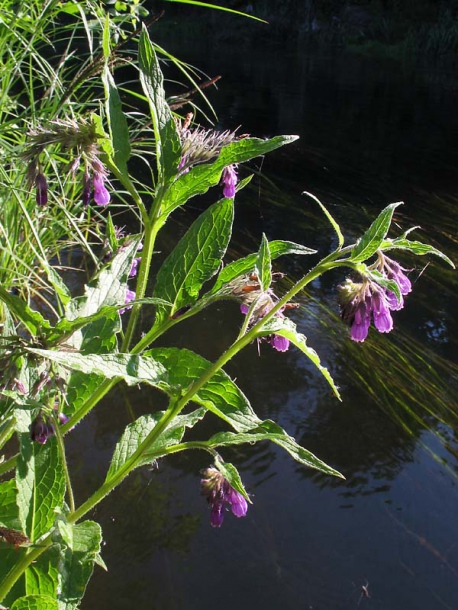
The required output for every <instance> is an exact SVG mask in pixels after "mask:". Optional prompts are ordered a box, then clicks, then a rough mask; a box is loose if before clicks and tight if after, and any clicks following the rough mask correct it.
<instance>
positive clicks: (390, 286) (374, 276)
mask: <svg viewBox="0 0 458 610" xmlns="http://www.w3.org/2000/svg"><path fill="white" fill-rule="evenodd" d="M363 275H364V276H365V277H368V278H370V279H371V280H373V281H374V282H376V283H377V284H379V286H382V287H383V288H386V289H387V290H390V291H391V292H394V294H395V295H396V298H397V300H398V302H400V301H401V299H402V296H401V291H400V289H399V284H398V283H397V282H396V281H395V280H389V279H387V277H386V276H385V275H383V273H380V271H377V270H376V269H370V270H369V269H367V268H366V271H365V272H364V274H363Z"/></svg>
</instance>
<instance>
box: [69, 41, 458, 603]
mask: <svg viewBox="0 0 458 610" xmlns="http://www.w3.org/2000/svg"><path fill="white" fill-rule="evenodd" d="M160 42H163V44H164V46H167V48H168V49H169V50H170V51H171V52H175V53H176V54H179V55H180V56H183V55H184V54H185V53H184V52H183V49H182V48H179V46H180V43H181V41H180V40H174V39H173V36H172V39H171V40H167V41H160ZM174 44H175V47H176V48H174ZM211 49H212V41H211V40H203V41H202V43H201V45H200V46H198V45H197V44H196V45H194V46H193V48H192V49H190V51H189V53H191V54H192V53H194V54H195V57H192V56H191V57H188V53H186V56H187V57H186V58H187V59H188V58H189V59H190V61H193V62H194V63H195V64H197V65H199V66H201V67H202V68H203V69H204V70H205V71H206V72H208V73H210V74H211V75H215V74H217V73H218V74H219V73H222V74H223V77H224V79H223V81H222V84H221V86H220V93H219V95H218V96H216V97H217V100H216V103H217V110H218V112H219V114H220V117H221V121H222V123H223V124H224V126H225V127H230V128H234V127H236V126H237V125H239V124H243V131H250V132H252V133H256V134H258V135H262V134H269V135H270V134H273V133H299V134H300V135H301V140H300V141H299V142H298V143H297V144H294V145H293V146H291V147H287V148H284V149H282V150H280V151H278V152H276V153H275V154H273V155H271V156H268V157H266V159H265V160H261V161H259V160H258V161H257V162H256V163H255V164H253V166H252V169H253V170H254V171H255V172H256V176H255V178H254V180H253V182H252V184H251V185H250V187H249V189H248V188H247V189H245V191H243V192H242V193H240V195H238V196H237V201H236V227H235V246H233V248H234V251H233V252H231V253H229V255H236V254H237V255H241V254H245V253H247V252H249V251H255V250H256V249H257V247H258V243H259V238H260V235H261V234H262V232H265V233H266V234H267V236H268V238H269V239H281V238H284V239H291V240H293V241H297V242H300V243H303V244H305V245H307V246H309V247H314V248H316V249H317V250H319V252H320V254H322V255H324V254H326V253H327V252H328V251H329V248H330V240H331V242H332V240H333V239H334V236H333V234H332V230H331V229H330V227H329V226H328V224H327V223H326V220H325V219H324V218H323V217H322V216H321V215H320V213H319V210H317V207H316V205H315V204H313V202H312V201H311V200H309V199H307V198H306V197H304V196H302V195H301V192H302V191H304V190H307V191H310V192H312V193H314V194H315V195H316V196H318V197H319V198H320V199H321V200H322V201H323V202H324V203H325V204H326V205H327V206H328V207H329V209H330V211H331V213H332V214H333V215H334V216H335V218H336V219H337V220H338V222H339V223H340V224H341V226H342V228H343V230H344V234H345V235H346V236H347V237H348V240H350V239H354V238H355V237H358V236H359V235H360V234H361V231H362V230H364V229H365V228H366V227H367V226H368V225H369V223H370V222H371V221H372V219H373V218H374V216H375V215H376V214H377V212H378V211H379V210H380V209H381V208H382V207H384V206H385V205H386V204H387V203H390V202H392V201H399V200H404V201H405V202H406V205H405V206H403V207H402V208H398V210H397V214H396V217H395V221H396V225H395V226H394V228H393V230H394V231H395V232H396V231H401V229H402V230H405V229H407V228H408V227H410V226H415V225H420V226H421V227H422V229H419V230H418V238H419V239H423V240H424V241H429V242H432V243H433V244H434V245H435V246H437V247H439V248H440V249H443V250H444V251H445V252H446V254H447V255H448V256H450V258H452V260H454V261H455V262H457V260H458V245H457V241H458V238H457V231H456V227H457V205H458V203H457V197H456V192H457V189H456V185H457V182H458V180H457V172H456V168H457V167H458V154H457V151H458V149H457V148H456V146H455V142H456V134H457V132H458V117H457V115H456V113H455V105H456V100H455V97H454V94H453V91H447V90H445V89H443V88H442V87H441V86H438V87H436V86H434V84H432V81H431V79H430V78H428V77H427V76H428V75H425V74H418V73H407V72H403V71H402V69H400V67H399V66H398V65H397V64H395V63H392V62H389V61H388V62H381V61H379V60H374V59H369V58H362V57H355V56H347V55H340V56H335V55H322V54H321V55H318V54H316V55H314V54H313V53H312V52H310V50H305V49H303V50H302V49H299V48H297V49H294V50H291V49H287V48H286V49H282V50H281V52H278V51H275V52H272V51H271V50H269V49H268V48H262V49H261V48H252V49H249V50H247V49H246V48H245V49H237V48H234V47H231V49H230V54H229V51H228V53H227V54H226V55H225V54H224V53H222V52H216V53H213V52H210V50H211ZM220 50H221V49H220ZM223 50H224V49H223ZM225 57H226V59H224V58H225ZM443 81H444V79H443V78H442V79H440V83H443ZM242 171H243V170H242ZM192 214H193V211H192V209H190V211H184V212H183V216H181V218H182V219H183V222H184V224H187V222H188V220H189V217H190V216H192ZM170 230H171V231H172V232H173V233H175V235H176V234H178V233H180V232H181V231H182V230H183V227H182V226H180V225H179V224H177V225H176V226H175V227H174V228H172V227H171V228H170ZM332 245H335V244H334V243H333V244H332ZM313 262H314V259H313V258H312V257H298V258H293V257H288V258H285V259H284V260H283V259H282V260H280V261H279V262H277V263H276V267H277V269H281V270H282V271H286V272H287V273H288V278H289V280H288V281H290V280H291V279H295V278H298V277H300V275H301V274H302V273H304V272H305V271H306V270H307V269H308V268H309V267H310V266H311V265H312V264H313ZM402 263H403V264H404V266H406V267H407V268H412V267H411V266H412V265H414V268H412V271H411V274H410V276H411V278H412V279H413V283H414V290H413V292H412V294H410V295H409V296H408V297H407V299H406V306H405V308H404V310H402V311H400V312H396V313H395V318H394V323H395V329H394V330H393V332H392V333H390V334H389V335H380V334H378V333H377V332H376V331H375V330H374V329H371V333H370V337H369V339H368V340H367V341H366V342H365V343H364V344H362V345H360V344H354V343H352V342H351V341H349V333H348V329H347V328H345V326H344V325H343V324H342V322H341V321H340V319H339V317H338V308H337V305H336V301H335V288H336V286H337V284H338V283H339V282H341V281H342V280H343V279H344V276H343V275H341V274H339V273H337V272H336V273H335V274H333V275H332V276H329V277H324V278H322V279H321V280H320V281H319V282H316V283H314V284H313V286H311V287H310V291H309V292H308V293H306V294H304V295H302V297H301V299H300V304H301V308H300V310H296V311H294V312H293V316H292V317H294V319H295V321H296V322H297V323H298V326H299V327H300V329H301V331H302V332H304V334H306V335H307V338H308V343H309V345H311V346H312V347H314V348H315V349H316V350H317V351H318V352H319V354H320V356H321V359H322V361H323V362H324V364H325V365H326V366H328V368H329V369H330V371H331V373H332V375H333V376H334V379H335V380H336V382H337V384H338V385H339V386H340V389H341V393H342V397H343V403H342V404H340V403H338V402H337V401H336V399H335V398H333V397H332V395H331V392H330V390H329V388H328V386H327V384H326V382H325V381H324V380H323V379H322V378H321V376H320V375H319V373H318V372H317V371H316V369H314V367H313V366H312V365H311V364H310V363H309V361H308V360H307V359H306V358H304V357H303V356H302V355H301V354H299V353H297V352H295V351H293V350H290V352H288V353H287V354H278V353H276V352H275V351H274V350H271V349H270V348H269V346H262V348H261V353H260V355H258V351H257V346H255V345H252V346H249V347H248V348H247V349H246V350H245V351H244V352H243V353H242V354H240V355H239V356H238V357H237V359H236V360H235V361H233V362H231V363H230V365H229V366H228V367H227V371H228V373H229V374H230V375H231V376H232V377H233V378H236V379H237V382H238V383H239V385H240V387H241V388H242V389H243V390H244V391H245V393H246V394H247V395H248V396H249V398H250V400H251V402H252V404H253V407H254V408H255V409H256V410H257V411H258V413H259V415H260V416H261V417H272V418H274V419H277V420H278V421H279V423H280V424H281V425H282V426H283V427H285V429H286V430H287V431H288V432H289V433H290V434H291V435H292V436H295V438H296V439H297V440H298V441H300V442H301V443H302V444H303V445H304V446H305V447H307V448H308V449H310V450H312V451H313V452H314V453H316V454H318V455H319V456H320V457H321V458H322V459H324V460H325V461H327V462H328V463H330V464H331V465H332V466H334V467H336V468H337V469H339V470H341V471H342V472H343V473H344V474H345V476H346V477H347V478H346V480H345V481H341V480H337V479H331V478H328V477H324V476H322V475H320V474H318V473H316V472H313V471H310V470H306V469H303V468H301V467H299V466H298V465H297V464H296V463H294V462H292V461H291V460H290V459H289V458H288V457H287V456H286V455H284V453H282V452H281V451H280V450H279V449H278V448H276V447H273V446H271V445H269V444H261V445H259V446H256V447H251V446H247V447H245V446H243V447H238V448H236V449H231V450H227V451H225V452H224V456H223V457H224V458H225V459H227V460H229V461H233V462H234V463H236V464H237V466H238V467H239V468H240V470H241V473H242V476H243V479H244V481H245V483H246V485H247V487H248V489H249V491H250V492H251V493H252V495H253V501H254V505H253V507H252V508H250V510H249V512H248V515H247V517H246V518H245V519H241V520H236V519H235V518H231V516H230V515H228V517H227V518H226V520H225V523H224V525H223V527H222V528H221V530H218V531H216V530H212V529H211V528H210V527H209V524H208V520H209V516H208V511H207V508H206V506H205V503H204V501H203V499H202V498H201V497H200V496H199V493H198V480H199V471H200V469H202V468H203V467H205V466H207V465H208V463H207V458H206V456H203V455H201V454H199V453H193V454H189V455H186V456H174V457H172V458H171V459H170V460H167V462H160V463H159V464H158V467H157V469H153V470H142V471H139V472H137V473H135V474H134V475H133V476H132V477H130V478H129V479H128V481H126V482H125V484H123V486H122V487H121V489H119V490H117V491H116V492H115V493H114V494H113V495H112V496H110V498H109V499H108V501H107V502H106V504H104V505H102V506H101V507H99V508H98V509H97V511H98V514H97V517H98V518H99V519H101V521H102V523H103V527H104V533H105V541H106V546H105V549H104V559H105V561H106V563H107V565H108V568H109V573H108V575H106V574H104V573H101V572H97V573H96V576H95V578H94V580H93V581H92V582H91V584H90V586H89V590H88V595H87V598H86V600H85V602H84V604H83V608H86V609H89V608H93V607H101V604H102V602H103V605H104V606H103V607H110V608H112V609H113V610H118V609H119V610H121V609H124V608H126V607H130V606H132V607H136V608H150V609H151V608H152V609H154V610H169V609H170V610H175V609H177V610H193V609H194V608H199V609H200V610H207V609H209V610H210V608H211V609H213V608H214V607H215V606H216V607H218V608H219V610H226V609H232V608H233V607H234V605H237V607H240V608H243V609H245V608H252V607H263V608H264V609H265V610H277V609H278V608H283V609H285V610H286V609H290V608H291V609H293V608H294V609H295V610H296V609H297V608H304V609H310V610H312V609H313V610H348V609H355V608H358V609H363V610H364V609H369V608H372V609H376V610H381V609H384V610H401V609H402V610H406V609H407V608H412V609H413V608H415V610H436V609H437V610H442V609H454V608H456V607H458V546H457V544H456V540H457V539H458V528H457V525H456V505H457V502H458V493H457V489H458V486H457V481H456V476H457V472H458V456H457V452H458V441H457V431H458V400H457V397H458V360H457V354H458V350H457V345H456V343H457V337H458V332H457V331H458V328H457V324H458V323H457V320H456V309H457V305H458V302H457V299H458V297H457V294H458V293H457V283H458V280H457V274H456V273H454V272H451V271H449V270H448V269H447V268H446V267H445V265H444V264H443V263H442V262H440V261H438V260H432V261H430V264H428V261H426V260H425V261H423V260H421V259H416V260H415V261H412V260H411V259H403V260H402ZM425 265H427V266H426V268H425ZM285 281H286V280H285ZM282 288H284V287H283V286H282V285H281V284H279V285H278V289H279V291H281V290H282ZM240 316H241V314H240V312H239V310H238V307H237V306H236V305H235V304H233V303H221V304H218V306H217V307H214V308H212V309H210V310H208V311H204V312H202V314H201V315H199V316H198V317H196V318H195V319H193V320H191V321H187V322H186V324H184V325H183V326H181V325H180V327H176V328H175V329H173V331H172V332H171V333H170V335H169V336H168V337H167V340H168V341H170V342H171V343H175V344H177V345H178V346H183V347H184V346H186V347H191V348H193V349H195V350H196V351H198V352H199V353H201V354H202V355H203V356H205V357H208V358H215V357H216V356H217V355H218V354H220V353H221V351H222V350H223V349H224V347H225V346H227V345H228V344H229V343H230V342H231V341H232V339H233V337H234V333H235V332H236V331H237V329H238V328H239V326H240V323H241V319H240ZM149 322H150V320H149V318H148V315H146V317H145V325H147V324H148V323H149ZM126 405H127V406H126ZM160 408H163V398H162V397H160V396H159V395H158V394H156V393H155V392H154V391H152V390H151V391H149V390H148V391H146V392H143V391H142V392H141V393H140V392H139V391H138V390H137V389H136V388H128V389H126V390H125V391H124V393H121V392H119V393H117V394H116V395H115V396H112V397H110V398H109V400H108V401H107V404H106V406H105V409H106V410H105V411H103V410H101V411H100V412H99V413H98V414H93V415H91V416H90V417H89V418H88V421H87V422H83V424H82V425H81V426H79V427H78V429H77V430H76V431H75V435H74V437H73V438H72V439H71V443H72V444H71V446H70V448H69V449H70V452H71V456H72V460H73V461H74V462H75V463H76V464H77V465H78V469H79V472H80V478H79V481H78V482H77V485H78V486H79V489H77V493H79V494H81V496H82V497H85V496H86V495H87V493H89V491H90V489H92V488H93V485H95V481H96V480H97V479H99V478H102V477H103V474H104V473H103V472H99V470H100V468H97V467H95V468H94V465H97V464H101V463H103V462H104V461H105V462H106V460H108V459H109V456H110V455H111V451H112V449H113V445H114V442H115V438H116V434H117V433H119V432H120V431H121V430H122V429H123V428H124V427H125V425H126V424H127V423H128V422H129V421H130V420H131V419H132V417H133V416H134V415H135V416H138V415H139V414H141V413H145V412H148V411H153V410H157V409H160ZM107 414H110V416H109V417H107ZM213 429H214V422H213V421H212V419H211V417H209V418H208V419H207V418H206V419H205V420H204V422H202V425H201V427H200V428H197V430H196V434H197V436H199V435H201V437H202V438H206V437H208V435H209V434H210V433H211V432H212V430H213ZM367 582H368V583H369V588H368V591H369V594H370V597H367V596H365V594H364V592H363V589H362V586H363V585H366V583H367Z"/></svg>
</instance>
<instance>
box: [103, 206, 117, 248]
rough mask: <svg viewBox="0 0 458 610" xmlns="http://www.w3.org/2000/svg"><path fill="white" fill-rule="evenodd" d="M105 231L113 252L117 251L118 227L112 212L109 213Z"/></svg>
mask: <svg viewBox="0 0 458 610" xmlns="http://www.w3.org/2000/svg"><path fill="white" fill-rule="evenodd" d="M105 231H106V236H107V240H108V244H109V246H110V250H111V251H112V252H117V251H118V247H119V240H118V238H117V236H116V227H115V225H114V222H113V217H112V216H111V214H108V217H107V222H106V225H105Z"/></svg>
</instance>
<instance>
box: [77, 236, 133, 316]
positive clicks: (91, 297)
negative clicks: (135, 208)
mask: <svg viewBox="0 0 458 610" xmlns="http://www.w3.org/2000/svg"><path fill="white" fill-rule="evenodd" d="M140 239H141V238H140V236H135V237H134V238H133V239H132V241H130V242H129V243H127V244H125V245H123V247H122V248H121V249H120V250H119V251H118V252H117V253H116V255H115V256H114V257H113V258H112V260H111V261H110V264H109V265H108V267H107V268H105V269H102V271H101V272H100V274H99V275H98V277H96V278H95V279H94V280H92V281H91V282H90V283H89V285H88V286H87V287H86V292H85V295H84V296H82V297H78V298H75V299H72V301H70V303H69V304H68V308H67V312H66V318H67V319H68V320H75V319H76V318H84V317H88V316H91V315H94V314H96V313H98V311H99V310H100V309H101V308H102V307H103V306H104V305H122V304H124V303H125V297H126V288H127V284H126V282H127V278H128V277H129V273H130V270H131V269H132V260H133V258H134V257H135V254H136V252H137V249H138V244H139V243H140Z"/></svg>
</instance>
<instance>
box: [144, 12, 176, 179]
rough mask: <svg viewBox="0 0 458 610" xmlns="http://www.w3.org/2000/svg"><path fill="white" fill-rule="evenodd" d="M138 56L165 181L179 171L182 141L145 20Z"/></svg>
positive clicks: (159, 166) (161, 175) (159, 173)
mask: <svg viewBox="0 0 458 610" xmlns="http://www.w3.org/2000/svg"><path fill="white" fill-rule="evenodd" d="M138 57H139V67H140V82H141V84H142V87H143V91H144V93H145V95H146V97H147V98H148V101H149V105H150V111H151V118H152V122H153V129H154V134H155V138H156V157H157V166H158V182H159V183H160V184H165V183H167V182H168V181H169V180H171V179H172V178H173V177H174V176H175V175H176V172H177V168H178V164H179V162H180V158H181V142H180V138H179V136H178V133H177V129H176V125H175V120H174V118H173V115H172V112H171V110H170V108H169V106H168V104H167V102H166V99H165V91H164V85H163V82H164V79H163V76H162V72H161V69H160V67H159V62H158V59H157V57H156V53H155V51H154V47H153V45H152V44H151V40H150V38H149V35H148V30H147V28H146V26H145V25H144V24H143V30H142V33H141V34H140V41H139V47H138Z"/></svg>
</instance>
